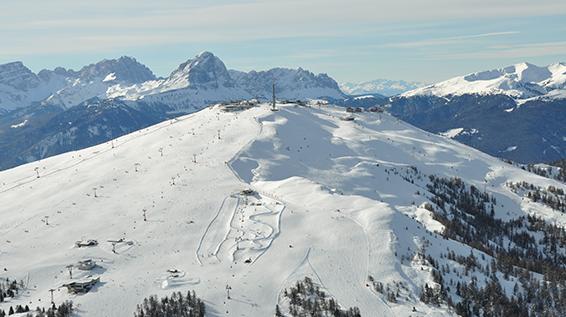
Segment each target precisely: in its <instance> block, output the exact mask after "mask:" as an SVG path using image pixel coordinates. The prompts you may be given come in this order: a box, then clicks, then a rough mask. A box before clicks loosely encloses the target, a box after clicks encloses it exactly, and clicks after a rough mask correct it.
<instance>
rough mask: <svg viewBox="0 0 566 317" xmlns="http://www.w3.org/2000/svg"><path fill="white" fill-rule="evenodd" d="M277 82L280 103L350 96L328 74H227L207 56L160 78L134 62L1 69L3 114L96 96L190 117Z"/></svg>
mask: <svg viewBox="0 0 566 317" xmlns="http://www.w3.org/2000/svg"><path fill="white" fill-rule="evenodd" d="M274 81H275V84H276V87H277V88H276V89H277V94H278V97H279V98H288V99H316V98H323V97H326V98H334V99H342V98H344V97H345V95H344V94H343V93H342V92H341V91H340V89H339V87H338V84H337V83H336V82H335V81H334V80H333V79H332V78H330V77H329V76H328V75H326V74H319V75H315V74H313V73H311V72H309V71H306V70H304V69H302V68H298V69H283V68H274V69H271V70H268V71H261V72H255V71H252V72H249V73H243V72H238V71H228V69H227V68H226V66H225V65H224V63H223V62H222V61H221V60H220V59H219V58H218V57H217V56H215V55H214V54H212V53H210V52H202V53H201V54H199V55H197V56H195V57H194V58H192V59H189V60H188V61H186V62H184V63H182V64H181V65H179V67H178V68H177V69H176V70H174V71H173V72H172V73H171V74H170V75H169V76H168V77H166V78H161V79H157V78H156V77H155V75H154V74H153V73H152V72H151V70H149V68H147V67H146V66H145V65H143V64H140V63H139V62H137V61H136V60H135V59H134V58H132V57H121V58H118V59H112V60H103V61H100V62H98V63H96V64H91V65H88V66H85V67H83V68H82V69H81V70H79V71H73V70H66V69H63V68H56V69H55V70H43V71H41V72H39V73H38V74H37V75H36V74H34V73H33V72H32V71H31V70H29V69H28V68H26V67H25V66H24V65H23V64H22V63H21V62H16V63H9V64H4V65H0V110H1V111H0V113H1V112H6V111H7V110H14V109H17V108H23V107H28V106H30V105H31V104H32V103H34V102H42V103H45V104H50V105H57V106H61V107H64V108H70V107H73V106H76V105H78V104H80V103H81V102H84V101H86V100H89V99H91V98H94V97H97V98H101V99H105V98H120V99H125V100H130V101H131V100H141V99H143V100H144V102H147V103H156V104H159V105H161V104H163V103H165V104H167V105H169V106H171V107H172V108H173V109H174V110H176V111H179V112H184V113H188V112H192V111H195V110H199V109H200V108H202V107H204V106H206V105H208V104H210V103H215V102H225V101H230V100H240V99H249V98H253V97H261V98H271V91H272V86H271V85H272V83H273V82H274Z"/></svg>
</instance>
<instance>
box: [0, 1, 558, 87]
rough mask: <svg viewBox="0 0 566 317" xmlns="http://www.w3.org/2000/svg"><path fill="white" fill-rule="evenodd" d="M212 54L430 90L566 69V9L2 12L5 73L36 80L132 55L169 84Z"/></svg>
mask: <svg viewBox="0 0 566 317" xmlns="http://www.w3.org/2000/svg"><path fill="white" fill-rule="evenodd" d="M205 50H206V51H211V52H213V53H214V54H215V55H217V56H218V57H220V58H221V59H222V60H223V61H224V63H225V64H226V66H227V67H228V68H230V69H238V70H244V71H249V70H252V69H255V70H264V69H269V68H272V67H291V68H297V67H303V68H305V69H308V70H311V71H313V72H316V73H319V72H322V73H328V74H329V75H330V76H332V77H333V78H335V79H336V80H337V81H339V82H361V81H367V80H372V79H377V78H386V79H402V80H410V81H421V82H427V83H432V82H436V81H440V80H444V79H448V78H450V77H453V76H458V75H463V74H467V73H471V72H476V71H482V70H488V69H494V68H501V67H504V66H507V65H511V64H515V63H519V62H525V61H526V62H531V63H534V64H537V65H546V64H551V63H555V62H560V61H562V62H566V1H564V0H536V1H534V0H466V1H461V0H394V1H383V0H348V1H344V0H290V1H288V0H263V1H254V0H232V1H226V0H216V1H212V0H200V1H193V0H184V1H183V0H160V1H155V0H154V1H146V0H95V1H84V0H50V1H45V0H18V1H5V3H3V4H2V10H0V64H2V63H5V62H11V61H16V60H18V61H22V62H24V64H25V65H26V66H28V67H29V68H31V69H32V70H34V71H36V72H37V71H39V70H41V69H44V68H50V69H52V68H54V67H57V66H62V67H65V68H72V69H79V68H80V67H82V66H83V65H86V64H90V63H93V62H97V61H99V60H101V59H104V58H108V59H109V58H117V57H120V56H123V55H128V56H133V57H135V58H136V59H137V60H138V61H140V62H142V63H144V64H145V65H147V66H148V67H149V68H151V69H152V70H153V71H154V72H155V73H156V74H157V75H158V76H167V75H168V74H169V73H170V72H171V71H173V70H174V69H175V68H176V67H177V66H178V65H179V64H180V63H182V62H184V61H186V60H187V59H189V58H191V57H193V56H195V55H197V54H198V53H200V52H202V51H205Z"/></svg>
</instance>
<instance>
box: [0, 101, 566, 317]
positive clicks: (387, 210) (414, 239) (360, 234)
mask: <svg viewBox="0 0 566 317" xmlns="http://www.w3.org/2000/svg"><path fill="white" fill-rule="evenodd" d="M278 108H279V111H270V110H269V105H261V106H260V107H255V108H252V109H250V110H246V111H243V112H222V111H221V109H220V107H219V106H215V107H209V108H206V109H204V110H202V111H200V112H197V113H194V114H191V115H188V116H184V117H180V118H178V119H175V120H169V121H165V122H162V123H160V124H157V125H155V126H152V127H149V128H146V129H143V130H140V131H138V132H134V133H131V134H129V135H126V136H123V137H120V138H118V139H115V140H113V141H111V142H107V143H104V144H101V145H98V146H94V147H91V148H87V149H84V150H80V151H76V152H70V153H65V154H62V155H59V156H55V157H51V158H48V159H45V160H42V161H38V162H34V163H30V164H26V165H22V166H19V167H16V168H14V169H10V170H6V171H3V172H0V201H2V204H0V219H1V221H0V236H2V240H1V241H0V259H1V261H0V262H1V264H0V269H1V270H0V278H5V277H10V278H17V279H23V280H25V281H29V282H27V283H28V290H27V291H26V292H25V295H24V296H21V297H19V298H16V299H14V300H13V301H11V302H10V303H0V308H2V309H6V307H8V305H15V304H18V303H21V304H28V305H29V306H30V307H35V306H43V305H48V303H49V300H50V298H49V297H50V295H49V291H48V290H49V289H51V288H54V289H56V291H55V293H54V296H55V302H56V303H60V302H62V301H63V300H67V299H71V300H73V302H74V303H75V305H76V307H77V308H78V311H79V315H81V316H82V315H84V316H131V315H132V314H133V311H134V310H135V307H136V305H137V304H139V303H141V302H142V300H143V298H144V297H147V296H149V295H151V294H157V295H159V296H165V295H169V294H170V293H171V292H172V291H177V290H179V291H186V290H189V289H193V290H195V291H196V292H197V294H198V295H199V297H201V298H202V299H203V300H204V301H205V303H206V305H207V310H208V312H209V313H210V315H211V316H220V315H222V316H223V315H231V316H272V315H273V314H274V309H275V305H276V304H277V303H279V301H280V300H281V292H282V290H283V289H284V288H286V287H288V286H290V285H292V284H293V283H294V282H295V281H297V280H299V279H302V278H304V276H311V277H313V280H314V281H315V282H316V283H317V284H319V285H321V286H322V287H323V289H324V290H325V291H326V292H327V293H328V294H329V295H331V296H332V297H334V298H335V299H336V300H337V301H338V302H339V303H340V305H343V306H345V307H350V306H358V307H359V308H360V310H361V313H362V316H407V315H412V316H445V315H446V316H447V315H451V313H450V312H449V311H448V310H447V309H446V307H429V306H426V305H424V304H422V303H421V302H419V301H418V294H419V290H420V288H421V287H422V285H424V283H429V284H430V283H433V282H432V276H431V269H430V267H427V266H426V265H424V264H423V263H420V262H419V261H416V260H413V261H403V260H401V259H400V256H402V255H406V254H412V253H414V252H415V251H416V250H418V249H419V248H420V247H421V244H422V240H423V237H425V236H426V237H428V239H432V241H433V243H432V245H431V246H429V251H430V252H431V253H432V254H436V255H439V254H440V252H445V250H446V248H447V247H448V246H449V247H450V248H451V249H452V250H457V252H460V253H461V254H463V255H467V254H469V253H470V248H469V247H467V246H464V245H461V244H459V243H457V242H454V241H450V240H444V239H442V238H441V237H436V236H435V235H432V234H431V232H433V231H440V230H442V226H441V225H440V224H439V223H437V222H436V221H434V220H433V219H432V217H431V215H430V214H429V213H428V211H427V210H426V209H424V208H422V206H423V203H426V202H428V200H427V198H426V197H424V196H422V195H417V194H416V192H417V191H419V190H421V191H422V190H423V188H421V187H419V186H420V185H419V184H418V183H415V184H412V183H410V182H407V181H405V180H404V179H403V178H402V177H401V176H399V175H397V174H395V173H390V172H389V171H391V170H392V169H395V170H397V171H399V172H400V173H406V172H407V171H410V167H411V166H414V167H416V168H418V170H419V171H421V172H422V173H425V174H435V175H439V176H445V177H451V176H458V177H461V178H462V179H465V180H466V182H469V183H470V184H473V185H475V186H477V187H478V188H482V187H483V186H487V189H488V190H489V191H490V192H491V193H492V194H493V195H495V196H496V198H497V201H498V203H499V204H501V207H500V206H498V207H497V208H496V216H497V217H499V218H502V219H509V218H513V217H516V216H519V215H524V214H526V213H532V214H534V213H536V214H537V215H539V216H541V217H546V218H548V219H552V221H553V222H555V223H557V224H566V215H563V214H559V213H557V212H554V211H552V210H550V209H548V208H545V207H543V206H542V205H540V204H537V203H532V202H531V203H528V202H527V201H524V200H523V199H522V197H519V196H518V195H516V194H514V193H512V192H511V191H510V190H509V189H508V188H507V187H506V186H505V183H506V182H508V181H522V180H524V181H528V182H530V183H533V184H536V185H538V186H545V187H546V186H548V185H553V186H556V187H557V188H564V187H565V186H564V185H563V184H560V183H558V182H555V181H552V180H549V179H545V178H542V177H539V176H536V175H534V174H530V173H528V172H526V171H523V170H521V169H520V168H517V167H513V166H510V165H507V164H506V163H503V162H501V161H500V160H498V159H496V158H493V157H490V156H488V155H486V154H483V153H481V152H479V151H477V150H474V149H471V148H469V147H466V146H464V145H461V144H459V143H457V142H454V141H452V140H450V139H447V138H444V137H442V136H437V135H434V134H430V133H427V132H424V131H422V130H420V129H417V128H414V127H412V126H410V125H408V124H406V123H404V122H401V121H399V120H397V119H395V118H393V117H391V116H389V115H387V114H377V113H361V114H356V119H355V120H354V121H342V120H340V118H341V117H343V115H344V110H343V108H339V107H333V106H328V107H322V108H321V109H319V108H318V107H316V108H309V107H297V106H294V105H278ZM37 173H39V178H38V177H37ZM244 189H252V190H254V191H255V194H252V195H245V194H244V193H242V192H241V191H242V190H244ZM144 209H145V212H146V216H147V221H144V220H143V213H144ZM86 239H96V240H98V242H99V244H98V246H95V247H90V248H77V247H75V246H74V243H75V241H77V240H86ZM120 239H123V240H120ZM108 240H120V241H122V242H121V243H118V244H117V245H116V250H115V251H116V253H114V252H112V245H111V243H110V242H108ZM85 258H92V259H94V260H95V261H96V262H97V264H98V265H99V266H98V268H96V269H95V270H93V271H90V272H82V271H81V272H80V273H79V271H78V270H75V272H74V273H76V276H73V277H74V279H79V278H86V276H87V274H92V275H93V276H99V277H100V280H101V282H100V283H99V284H98V285H97V286H96V287H95V288H94V289H93V290H92V291H91V292H90V293H88V294H85V295H69V294H67V292H66V290H64V289H63V288H60V286H61V285H62V284H64V283H66V282H68V281H69V276H68V273H67V270H66V269H65V266H66V265H68V264H73V263H76V262H77V261H78V260H81V259H85ZM485 261H489V257H487V258H486V260H485ZM246 262H250V263H246ZM486 263H487V262H486ZM4 268H5V270H4ZM173 268H175V269H177V270H178V271H179V272H180V273H179V274H175V275H172V274H170V273H168V272H167V270H169V269H173ZM454 269H457V268H454ZM368 275H371V276H373V277H375V278H376V279H378V280H380V281H382V282H384V283H385V282H395V281H402V282H403V283H405V284H406V285H407V288H408V291H407V293H406V294H405V295H406V297H407V300H402V301H400V302H399V303H397V304H393V303H389V302H387V301H385V299H384V298H383V296H382V295H381V294H378V293H375V292H373V291H372V290H371V289H370V288H368V287H367V285H366V284H367V277H368ZM478 283H479V285H481V283H482V280H481V278H479V279H478ZM226 285H230V287H231V288H232V291H231V294H230V295H231V299H227V298H226V292H225V288H226ZM430 285H432V284H430ZM510 287H511V288H512V286H510ZM413 306H414V307H416V310H417V312H412V308H413ZM226 312H228V313H226Z"/></svg>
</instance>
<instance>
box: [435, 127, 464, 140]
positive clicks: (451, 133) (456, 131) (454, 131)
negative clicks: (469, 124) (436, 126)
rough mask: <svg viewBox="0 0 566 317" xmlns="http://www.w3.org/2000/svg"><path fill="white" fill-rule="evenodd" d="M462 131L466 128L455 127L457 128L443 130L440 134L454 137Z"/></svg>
mask: <svg viewBox="0 0 566 317" xmlns="http://www.w3.org/2000/svg"><path fill="white" fill-rule="evenodd" d="M462 131H464V128H455V129H450V130H448V131H446V132H442V133H440V135H442V136H445V137H447V138H451V139H453V138H455V137H457V136H458V135H459V134H460V133H462Z"/></svg>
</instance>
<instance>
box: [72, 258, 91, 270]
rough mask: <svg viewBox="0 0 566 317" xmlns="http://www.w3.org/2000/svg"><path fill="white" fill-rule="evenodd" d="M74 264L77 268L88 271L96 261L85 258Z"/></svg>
mask: <svg viewBox="0 0 566 317" xmlns="http://www.w3.org/2000/svg"><path fill="white" fill-rule="evenodd" d="M75 266H76V267H77V269H79V270H83V271H90V270H92V269H93V268H94V267H95V266H96V262H95V261H93V260H92V259H86V260H82V261H79V262H77V264H76V265H75Z"/></svg>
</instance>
